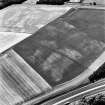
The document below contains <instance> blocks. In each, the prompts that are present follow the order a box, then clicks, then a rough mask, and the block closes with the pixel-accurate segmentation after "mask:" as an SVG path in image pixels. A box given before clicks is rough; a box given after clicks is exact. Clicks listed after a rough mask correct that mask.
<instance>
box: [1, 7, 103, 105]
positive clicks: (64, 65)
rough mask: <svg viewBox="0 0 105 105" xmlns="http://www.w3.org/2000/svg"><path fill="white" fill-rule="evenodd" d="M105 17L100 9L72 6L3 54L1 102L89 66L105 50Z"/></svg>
mask: <svg viewBox="0 0 105 105" xmlns="http://www.w3.org/2000/svg"><path fill="white" fill-rule="evenodd" d="M104 18H105V11H104V10H100V9H76V10H75V9H72V10H69V11H68V12H67V13H66V14H64V15H63V16H61V17H59V18H57V19H56V20H54V21H53V22H51V23H49V24H47V25H46V26H45V27H43V28H41V29H40V30H39V31H37V32H36V33H35V34H33V35H32V36H30V37H28V38H27V39H25V40H23V41H22V42H20V43H18V44H17V45H14V46H13V47H12V48H11V49H10V50H9V51H7V52H5V53H4V54H2V56H1V57H0V75H1V77H0V80H1V81H2V82H1V81H0V82H1V83H0V84H1V86H2V87H1V90H2V93H1V92H0V96H1V97H0V102H1V103H2V105H7V103H9V104H8V105H14V104H16V103H22V102H24V101H27V100H29V99H30V98H33V97H37V96H38V95H40V94H44V93H46V91H48V90H52V89H53V88H56V86H59V85H61V84H63V83H66V82H67V81H70V80H72V79H73V78H75V77H76V76H78V75H79V74H81V73H82V72H84V71H85V70H87V69H88V67H89V66H90V65H92V63H93V62H94V61H95V60H96V59H97V58H98V57H99V56H100V55H101V54H102V53H103V52H104V50H105V34H104V33H105V28H104V26H105V21H104ZM3 88H5V89H4V90H3ZM4 94H5V95H4ZM8 97H9V98H8ZM5 100H6V101H5Z"/></svg>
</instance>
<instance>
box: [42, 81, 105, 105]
mask: <svg viewBox="0 0 105 105" xmlns="http://www.w3.org/2000/svg"><path fill="white" fill-rule="evenodd" d="M103 91H105V79H103V80H100V81H98V82H96V83H92V84H89V85H87V86H84V87H82V88H79V89H77V90H74V91H71V92H69V93H67V94H65V95H62V96H60V97H57V98H55V99H53V100H50V101H47V102H45V103H43V104H42V105H65V103H67V102H70V103H72V102H74V101H77V100H79V99H81V98H82V97H83V96H91V95H94V94H97V93H101V92H103Z"/></svg>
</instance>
